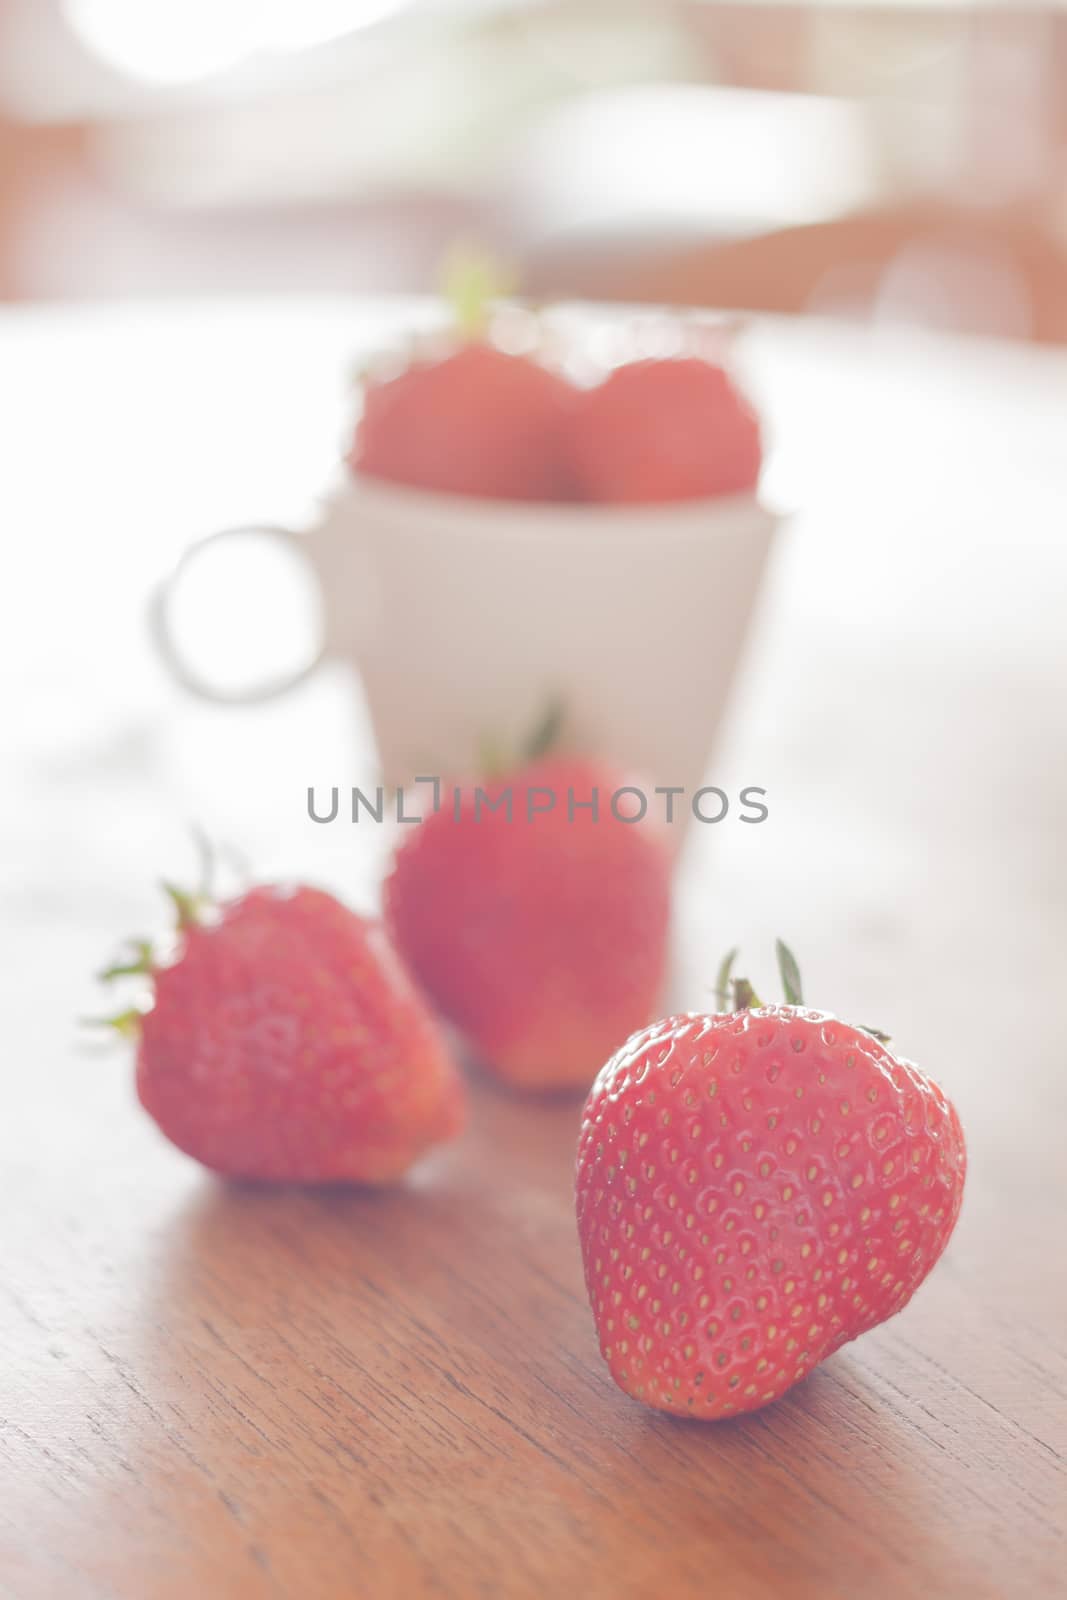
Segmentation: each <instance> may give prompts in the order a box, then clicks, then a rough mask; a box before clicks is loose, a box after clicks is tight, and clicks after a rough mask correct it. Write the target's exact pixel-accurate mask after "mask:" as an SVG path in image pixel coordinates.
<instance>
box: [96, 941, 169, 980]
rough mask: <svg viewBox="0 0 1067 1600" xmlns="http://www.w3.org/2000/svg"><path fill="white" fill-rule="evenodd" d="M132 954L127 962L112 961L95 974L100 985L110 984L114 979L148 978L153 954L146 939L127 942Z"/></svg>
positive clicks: (152, 962)
mask: <svg viewBox="0 0 1067 1600" xmlns="http://www.w3.org/2000/svg"><path fill="white" fill-rule="evenodd" d="M127 943H128V944H129V946H130V948H131V950H132V951H133V954H132V955H131V957H130V959H129V960H128V961H113V962H112V963H111V965H110V966H107V967H105V968H104V969H103V971H102V972H98V973H97V977H98V978H99V980H100V982H101V983H111V982H113V981H114V979H116V978H133V977H142V978H146V977H148V976H149V975H150V974H151V972H152V971H153V969H154V966H155V952H154V951H153V949H152V944H151V941H150V940H148V939H129V940H127Z"/></svg>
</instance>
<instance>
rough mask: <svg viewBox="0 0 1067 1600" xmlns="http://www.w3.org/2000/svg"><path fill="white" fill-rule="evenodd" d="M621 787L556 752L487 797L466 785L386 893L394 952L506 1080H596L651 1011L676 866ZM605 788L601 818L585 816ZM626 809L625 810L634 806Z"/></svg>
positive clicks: (417, 832)
mask: <svg viewBox="0 0 1067 1600" xmlns="http://www.w3.org/2000/svg"><path fill="white" fill-rule="evenodd" d="M621 781H622V780H620V779H619V778H618V777H617V776H616V775H615V774H613V773H611V772H610V771H608V770H606V769H604V768H602V767H600V766H599V765H597V764H595V763H593V762H590V761H584V760H577V759H573V758H568V757H564V756H549V757H546V758H544V759H542V760H539V761H535V762H533V763H532V764H530V765H527V766H525V767H523V768H521V769H520V770H519V771H518V772H516V773H515V774H514V775H513V776H512V777H511V778H508V779H503V780H498V781H496V782H492V783H489V784H487V786H486V787H485V789H484V790H478V789H474V788H467V789H465V790H460V791H457V798H456V803H455V805H454V806H453V805H452V804H449V805H447V806H446V807H443V808H442V809H441V810H439V811H437V812H434V813H433V814H431V815H429V816H428V817H427V818H426V820H425V821H424V822H423V823H421V825H420V826H418V827H417V828H415V829H413V830H412V832H411V833H410V834H409V835H408V836H407V838H406V839H405V840H404V842H403V844H402V845H401V847H400V849H399V850H398V852H397V855H396V859H395V862H394V865H393V869H392V872H391V874H390V876H389V878H388V881H387V883H386V893H385V906H386V919H387V923H388V925H389V927H390V929H391V931H392V933H393V937H394V938H395V940H396V943H397V946H398V948H399V950H400V952H401V954H402V955H403V956H404V957H405V959H406V960H407V962H408V964H409V965H410V967H411V969H412V971H413V972H414V974H415V977H416V979H417V980H418V982H419V983H420V984H421V985H422V987H423V989H424V990H425V991H426V993H427V994H428V995H429V997H430V999H431V1000H432V1001H433V1002H434V1004H435V1005H436V1006H437V1007H438V1009H439V1010H440V1011H441V1013H442V1014H443V1015H444V1016H445V1017H446V1018H448V1020H449V1021H450V1022H452V1023H453V1024H455V1026H456V1027H457V1028H458V1029H459V1030H460V1032H461V1033H462V1034H463V1035H464V1036H465V1037H466V1039H467V1041H468V1042H469V1044H470V1045H471V1046H472V1047H473V1050H474V1051H475V1053H476V1054H477V1055H478V1057H479V1058H480V1059H481V1060H482V1061H483V1062H484V1063H485V1065H486V1066H487V1067H488V1068H489V1069H490V1070H491V1071H493V1072H495V1073H496V1074H498V1075H499V1076H500V1077H501V1078H503V1079H505V1080H507V1081H508V1082H509V1083H512V1084H516V1085H521V1086H522V1087H524V1088H535V1089H549V1088H565V1087H568V1086H573V1087H579V1086H580V1087H582V1088H585V1087H587V1086H588V1085H589V1083H590V1082H591V1081H592V1078H593V1075H594V1073H595V1071H596V1068H597V1063H598V1061H602V1060H603V1058H604V1056H605V1054H606V1053H607V1052H608V1051H610V1050H612V1049H614V1048H615V1047H616V1046H617V1045H619V1044H620V1043H621V1042H622V1040H623V1039H625V1038H626V1036H627V1034H629V1033H630V1032H632V1030H633V1029H634V1028H635V1027H638V1026H640V1025H642V1024H644V1023H645V1022H647V1021H648V1020H649V1018H650V1017H651V1016H652V1015H653V1014H654V1007H655V1004H656V1000H657V997H658V994H659V990H660V985H661V982H662V979H663V972H664V963H665V953H666V940H667V928H668V920H669V911H670V864H669V858H668V853H667V849H666V845H665V843H664V840H663V839H662V838H661V836H660V834H659V832H658V830H657V828H655V827H654V825H653V824H652V823H650V822H647V821H642V822H635V821H629V822H627V821H619V820H617V819H616V817H615V816H614V814H613V812H612V808H611V801H612V797H613V796H614V795H615V793H616V791H617V790H618V789H619V787H620V783H621ZM594 791H596V792H597V803H598V811H597V814H596V816H595V817H594V815H593V813H592V811H590V810H588V809H584V808H585V807H586V806H587V805H588V804H589V802H590V801H591V799H592V797H593V792H594ZM509 795H510V801H511V815H510V819H509V816H508V813H507V811H506V810H505V800H506V798H507V797H508V796H509ZM550 799H551V809H547V807H548V806H549V804H550ZM572 802H573V804H572ZM491 805H495V806H496V807H497V809H495V810H491V809H489V808H490V806H491ZM541 807H545V808H546V809H543V810H542V809H540V808H541ZM618 809H619V810H620V812H622V813H623V814H625V802H624V801H620V802H619V806H618Z"/></svg>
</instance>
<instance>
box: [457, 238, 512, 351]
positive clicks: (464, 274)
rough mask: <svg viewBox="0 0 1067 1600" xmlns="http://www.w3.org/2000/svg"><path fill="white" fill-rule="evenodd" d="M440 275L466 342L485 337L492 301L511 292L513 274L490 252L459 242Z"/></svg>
mask: <svg viewBox="0 0 1067 1600" xmlns="http://www.w3.org/2000/svg"><path fill="white" fill-rule="evenodd" d="M441 276H442V289H443V292H444V297H445V299H446V300H447V301H448V303H449V305H450V306H451V308H452V314H453V317H454V319H455V324H456V327H457V328H458V330H459V332H460V333H461V334H463V336H464V338H466V339H482V338H484V337H485V334H486V331H487V329H488V327H489V305H490V302H491V301H493V300H496V299H499V298H500V296H502V295H505V294H509V293H511V291H512V289H513V287H514V285H513V281H512V274H510V273H508V272H506V270H505V269H504V267H503V266H502V265H501V263H500V262H499V261H497V260H496V259H495V258H494V257H493V256H492V255H491V254H490V253H489V251H487V250H481V249H479V248H478V246H477V245H472V244H467V243H457V244H455V245H453V247H452V249H451V250H450V251H449V252H448V254H447V256H446V257H445V263H444V270H443V272H442V275H441Z"/></svg>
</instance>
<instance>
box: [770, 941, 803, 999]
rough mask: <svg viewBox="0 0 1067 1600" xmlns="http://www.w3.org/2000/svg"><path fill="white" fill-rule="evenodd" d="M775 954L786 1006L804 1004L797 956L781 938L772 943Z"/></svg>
mask: <svg viewBox="0 0 1067 1600" xmlns="http://www.w3.org/2000/svg"><path fill="white" fill-rule="evenodd" d="M774 949H775V954H776V955H777V957H778V971H779V974H780V975H781V979H782V993H783V994H784V995H785V1003H786V1005H787V1006H802V1005H803V1004H804V991H803V987H802V985H801V982H800V968H799V967H798V966H797V958H796V956H795V955H794V954H793V952H792V950H790V948H789V946H788V945H787V944H786V943H785V942H784V941H783V940H781V939H776V940H775V943H774Z"/></svg>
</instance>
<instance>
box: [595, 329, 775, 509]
mask: <svg viewBox="0 0 1067 1600" xmlns="http://www.w3.org/2000/svg"><path fill="white" fill-rule="evenodd" d="M569 438H570V452H571V461H572V467H573V471H574V475H575V479H576V482H577V485H578V491H579V494H580V496H581V497H582V498H584V499H587V500H598V501H609V502H617V503H625V502H629V503H641V502H649V503H657V502H664V501H672V500H699V499H704V498H711V497H713V496H717V495H729V494H742V493H745V492H747V491H749V490H752V489H754V488H755V486H756V482H757V479H758V478H759V472H760V463H761V459H762V452H761V446H760V430H759V422H758V420H757V417H756V414H755V412H754V411H753V410H752V407H751V406H750V405H749V404H748V402H747V401H746V400H745V398H744V397H743V395H742V394H741V393H740V392H739V390H738V389H737V388H735V386H734V384H733V383H732V382H731V380H730V378H729V377H728V375H727V374H726V373H725V372H724V371H723V369H722V368H721V367H717V366H714V365H713V364H712V363H711V362H709V361H702V360H700V359H698V358H695V357H687V358H685V359H677V360H668V361H635V362H631V363H630V364H629V365H627V366H622V367H617V368H616V370H615V371H614V372H613V373H612V374H611V375H610V377H608V378H606V379H605V380H604V382H603V383H601V384H599V385H598V386H597V387H596V388H594V389H590V390H588V391H586V392H585V393H584V394H583V395H581V396H580V398H579V401H578V404H577V406H576V408H575V412H574V416H573V418H572V421H571V426H570V435H569Z"/></svg>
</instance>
